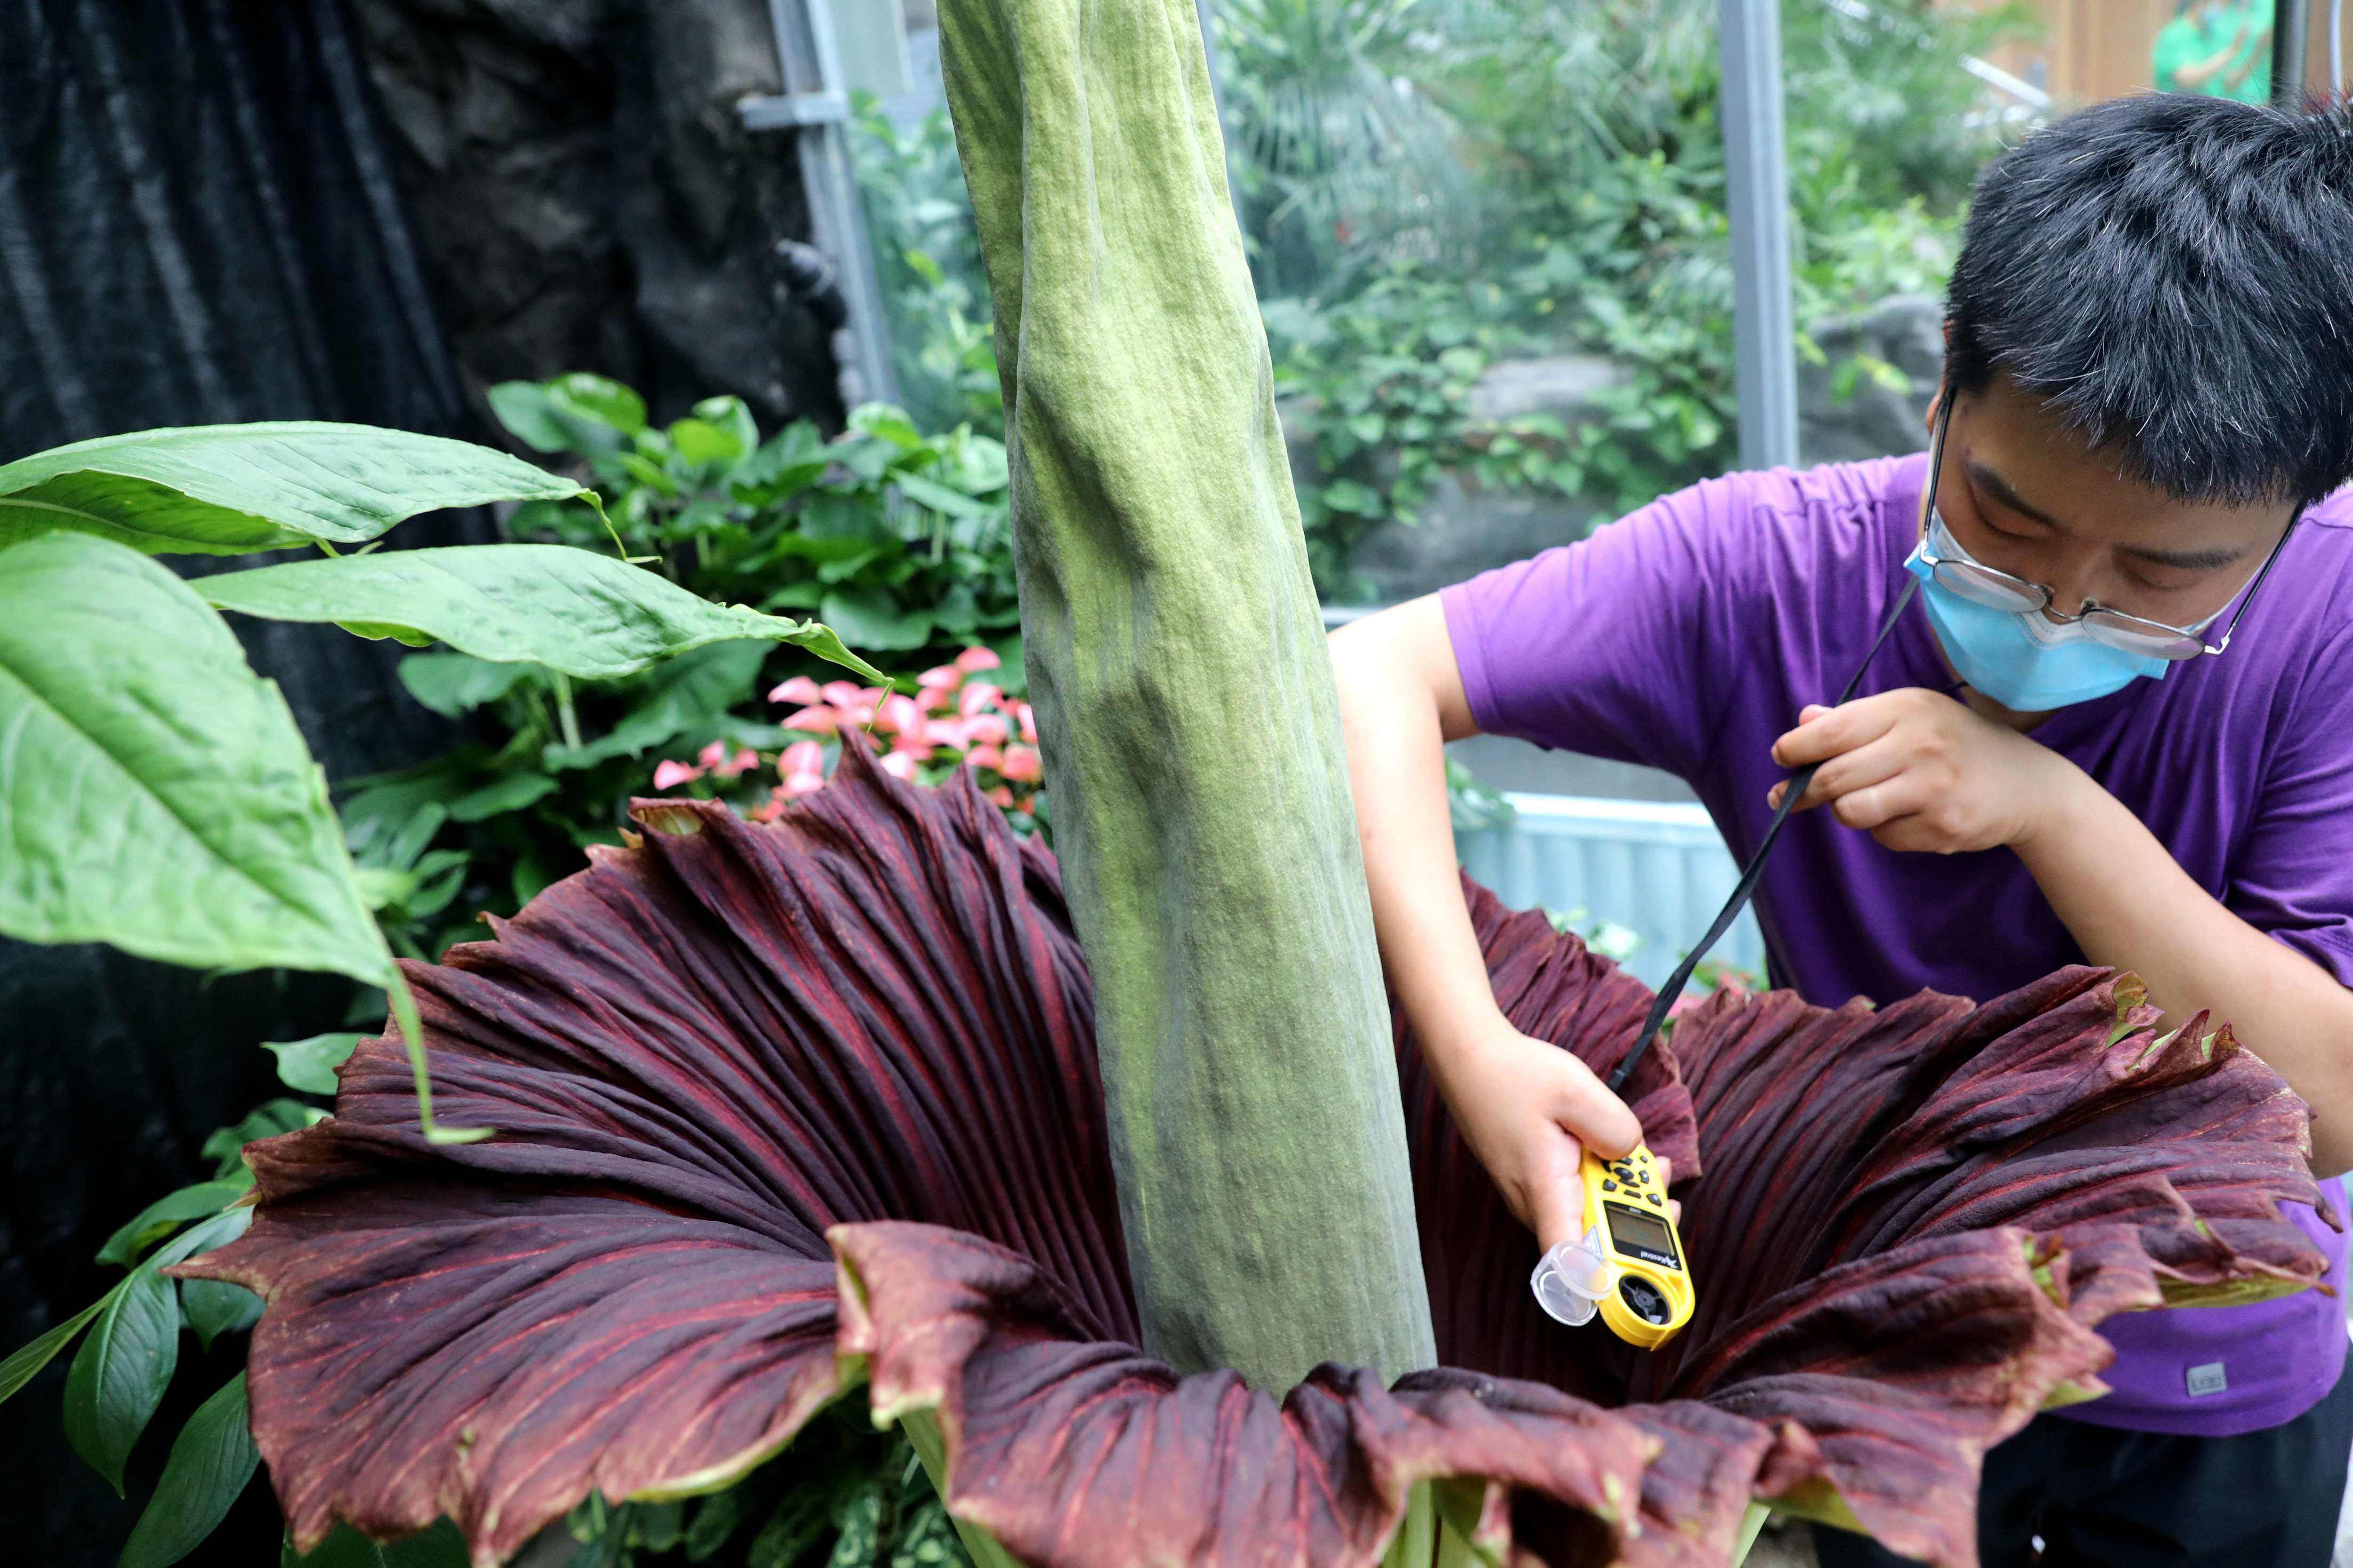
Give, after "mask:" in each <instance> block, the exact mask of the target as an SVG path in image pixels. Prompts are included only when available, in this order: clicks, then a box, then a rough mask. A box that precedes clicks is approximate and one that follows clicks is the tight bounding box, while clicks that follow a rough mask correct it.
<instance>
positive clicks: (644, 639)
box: [197, 544, 883, 680]
mask: <svg viewBox="0 0 2353 1568" xmlns="http://www.w3.org/2000/svg"><path fill="white" fill-rule="evenodd" d="M197 591H198V592H199V593H200V594H202V595H203V596H204V597H205V598H206V600H208V601H209V602H210V603H211V604H212V605H215V606H216V608H219V609H224V610H235V611H237V612H238V613H239V614H241V615H248V616H258V617H259V618H261V619H264V620H273V621H332V622H334V623H335V624H337V625H339V626H343V628H344V629H345V630H348V631H353V632H356V633H358V634H359V635H360V636H362V637H394V638H396V639H397V640H399V641H401V642H403V643H406V644H408V645H409V646H410V647H427V646H429V645H431V644H432V643H434V642H437V641H438V642H441V643H444V644H446V645H448V647H451V648H454V649H457V650H458V651H459V652H460V653H465V654H470V655H472V656H474V657H475V658H481V659H487V660H490V661H491V662H494V663H516V662H528V663H533V664H537V665H540V666H543V668H548V669H553V670H559V671H561V672H563V673H564V674H565V675H573V676H582V677H587V678H591V679H617V678H619V677H623V676H628V675H633V674H635V673H637V672H638V670H641V669H645V668H649V667H650V666H652V665H654V664H656V663H658V662H659V661H660V660H663V659H668V658H675V657H677V656H678V655H680V654H681V653H688V652H691V651H692V650H693V649H695V648H699V647H708V646H709V645H711V644H712V643H716V642H729V641H741V640H743V639H745V638H754V637H756V638H760V639H762V640H765V641H769V642H780V643H790V644H792V645H794V646H795V647H802V648H806V649H807V650H808V651H810V652H811V653H814V654H816V655H817V656H818V658H822V659H824V660H826V661H827V662H828V663H830V664H838V665H841V666H843V667H845V668H849V669H852V670H855V671H857V672H858V673H859V674H860V675H862V676H865V677H866V678H867V679H870V680H881V679H883V677H882V672H881V670H879V669H876V668H874V667H873V666H872V665H870V664H868V663H867V662H866V661H865V660H864V659H862V658H859V657H858V656H857V655H856V654H853V653H851V652H850V651H849V649H847V648H845V647H842V645H841V639H840V638H839V637H836V636H835V635H834V632H833V629H832V628H831V627H829V626H821V625H819V624H818V623H817V622H815V621H794V620H788V619H786V618H784V617H782V616H769V615H763V614H761V613H760V612H759V611H756V610H750V609H746V608H744V606H743V605H714V604H710V603H706V602H705V601H704V600H702V599H699V598H697V597H695V595H692V594H690V593H688V592H687V591H686V590H685V589H683V588H681V587H678V586H676V585H675V584H670V583H667V582H665V581H663V580H662V579H661V578H659V577H657V576H655V575H654V574H651V573H649V572H641V571H639V570H638V568H636V567H634V566H631V565H628V564H627V563H623V562H619V561H616V560H614V559H612V558H611V557H610V556H607V555H598V554H596V553H595V552H592V551H588V550H567V549H565V548H564V547H562V546H561V545H553V544H487V545H470V546H469V545H460V546H458V547H456V548H453V549H448V550H404V551H399V552H395V553H393V554H390V555H369V556H361V557H346V558H344V559H343V560H337V561H293V562H289V563H286V564H284V565H282V566H260V567H256V568H254V569H253V570H251V571H248V572H224V573H221V574H217V575H216V576H211V577H206V578H204V579H202V580H200V582H199V583H198V584H197Z"/></svg>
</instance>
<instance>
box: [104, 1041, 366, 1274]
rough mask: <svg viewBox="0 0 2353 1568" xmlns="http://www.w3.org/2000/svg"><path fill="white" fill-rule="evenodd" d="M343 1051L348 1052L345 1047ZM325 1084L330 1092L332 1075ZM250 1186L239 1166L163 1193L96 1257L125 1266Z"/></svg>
mask: <svg viewBox="0 0 2353 1568" xmlns="http://www.w3.org/2000/svg"><path fill="white" fill-rule="evenodd" d="M351 1038H352V1039H353V1041H354V1042H356V1041H357V1040H358V1039H359V1037H358V1036H357V1035H353V1036H352V1037H351ZM345 1054H346V1055H349V1054H350V1053H349V1051H348V1049H347V1050H346V1051H345ZM328 1087H329V1091H330V1092H332V1089H333V1084H332V1075H331V1078H330V1082H329V1086H328ZM252 1189H253V1173H251V1172H249V1171H246V1170H243V1169H242V1168H240V1169H239V1171H238V1172H237V1175H236V1176H234V1177H231V1178H229V1179H227V1180H225V1181H214V1182H198V1183H197V1184H195V1185H194V1186H192V1187H182V1188H181V1189H180V1190H179V1191H178V1192H176V1193H165V1194H164V1195H163V1196H162V1197H160V1198H157V1199H156V1200H155V1201H154V1202H153V1203H152V1204H149V1205H147V1206H146V1207H145V1208H143V1209H141V1210H140V1211H139V1214H138V1216H137V1217H136V1218H134V1219H132V1220H131V1221H130V1222H129V1223H128V1224H126V1225H124V1226H122V1228H121V1229H120V1230H118V1231H116V1232H115V1233H114V1234H113V1235H112V1236H111V1237H107V1238H106V1245H105V1246H104V1247H100V1248H99V1252H98V1261H100V1263H112V1264H118V1265H121V1267H124V1268H128V1267H130V1266H131V1265H132V1263H135V1262H137V1261H138V1259H139V1255H140V1254H141V1253H142V1252H144V1251H146V1250H147V1249H148V1248H149V1247H153V1246H154V1245H155V1244H156V1243H157V1242H159V1241H161V1240H163V1239H164V1237H167V1236H169V1235H171V1234H172V1233H173V1232H174V1231H175V1230H177V1229H179V1228H180V1226H183V1225H185V1224H186V1223H187V1222H188V1221H190V1220H192V1219H204V1218H206V1217H207V1216H208V1215H216V1214H218V1213H220V1212H221V1210H223V1209H225V1208H227V1206H228V1205H231V1204H233V1203H235V1202H237V1199H239V1198H241V1197H243V1196H245V1194H247V1193H248V1192H250V1191H251V1190H252Z"/></svg>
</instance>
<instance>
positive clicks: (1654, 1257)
mask: <svg viewBox="0 0 2353 1568" xmlns="http://www.w3.org/2000/svg"><path fill="white" fill-rule="evenodd" d="M1602 1209H1603V1211H1604V1212H1605V1213H1606V1214H1607V1215H1609V1239H1610V1240H1611V1241H1613V1242H1615V1243H1616V1244H1617V1246H1618V1249H1619V1250H1620V1251H1621V1252H1630V1253H1632V1254H1634V1255H1635V1256H1636V1257H1638V1258H1647V1259H1648V1260H1650V1261H1651V1262H1653V1263H1662V1264H1664V1265H1666V1266H1667V1267H1668V1268H1681V1267H1682V1264H1681V1263H1680V1262H1679V1261H1678V1260H1677V1259H1676V1258H1675V1238H1674V1233H1673V1232H1672V1231H1671V1230H1669V1229H1668V1228H1667V1222H1666V1221H1665V1220H1664V1219H1662V1218H1661V1217H1659V1216H1658V1215H1647V1214H1643V1213H1641V1212H1640V1211H1639V1210H1635V1209H1630V1208H1625V1207H1622V1206H1620V1205H1617V1204H1604V1205H1602Z"/></svg>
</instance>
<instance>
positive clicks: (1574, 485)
mask: <svg viewBox="0 0 2353 1568" xmlns="http://www.w3.org/2000/svg"><path fill="white" fill-rule="evenodd" d="M833 3H834V4H836V5H841V4H842V0H833ZM2272 3H2273V0H2192V3H2190V4H2189V5H2182V4H2179V0H2008V3H2005V4H1998V5H1989V4H1976V3H1965V0H1948V3H1947V4H1940V5H1922V4H1916V3H1908V0H1788V4H1785V5H1782V7H1781V19H1780V28H1781V48H1782V71H1783V75H1782V90H1783V99H1784V114H1785V121H1786V140H1787V163H1788V217H1789V230H1790V238H1791V257H1792V265H1793V279H1792V289H1791V294H1792V298H1791V308H1792V316H1793V319H1794V325H1795V331H1796V341H1795V343H1794V349H1795V353H1796V357H1797V370H1798V420H1797V426H1798V429H1797V437H1798V440H1797V445H1798V456H1799V460H1800V461H1802V462H1807V463H1813V462H1823V461H1834V460H1841V459H1853V458H1869V457H1878V456H1883V455H1885V454H1888V453H1892V452H1903V451H1909V450H1915V449H1917V448H1918V447H1921V446H1923V445H1924V444H1925V435H1924V431H1923V429H1922V416H1923V413H1924V411H1925V409H1926V404H1927V399H1928V397H1929V395H1930V394H1931V393H1932V392H1933V390H1934V388H1935V385H1936V378H1937V374H1938V371H1939V367H1940V365H1941V362H1942V356H1943V342H1942V334H1941V300H1942V294H1943V290H1944V287H1945V283H1946V279H1947V276H1948V274H1949V272H1950V269H1951V267H1952V264H1953V259H1954V256H1955V253H1956V250H1957V246H1958V243H1959V237H1960V224H1961V219H1962V216H1963V215H1964V213H1965V212H1966V208H1967V203H1968V190H1969V185H1970V183H1971V181H1972V180H1973V179H1974V178H1975V176H1976V174H1977V171H1978V169H1979V168H1980V167H1981V166H1982V165H1983V164H1984V163H1985V162H1986V161H1987V160H1988V159H1989V158H1990V157H1991V156H1993V155H1994V154H1995V153H1998V152H1999V151H2000V149H2001V147H2003V146H2004V145H2006V144H2007V143H2008V142H2010V141H2014V140H2015V139H2016V138H2017V137H2018V136H2019V135H2021V134H2023V133H2024V132H2026V131H2027V130H2029V129H2031V127H2032V126H2034V125H2035V124H2037V123H2039V122H2041V121H2042V120H2043V119H2045V118H2047V117H2048V116H2049V115H2051V114H2052V113H2057V112H2063V110H2066V109H2067V108H2069V107H2072V106H2074V105H2076V104H2080V103H2083V102H2088V101H2092V100H2095V99H2098V98H2103V97H2108V96H2113V95H2115V94H2116V93H2119V92H2126V91H2133V90H2140V89H2147V88H2148V87H2150V86H2151V85H2153V84H2156V83H2157V81H2158V77H2159V75H2160V68H2161V67H2164V66H2165V65H2166V62H2167V61H2168V60H2171V62H2172V63H2171V64H2170V66H2169V70H2170V72H2171V75H2170V76H2169V77H2168V80H2178V78H2179V76H2180V74H2181V70H2182V60H2181V58H2179V57H2181V56H2182V55H2183V50H2184V47H2186V46H2184V44H2183V38H2184V37H2185V34H2184V31H2183V29H2184V28H2185V27H2186V26H2195V27H2198V28H2202V29H2206V30H2209V31H2211V30H2213V29H2216V28H2220V29H2221V30H2222V31H2224V32H2233V31H2234V30H2235V29H2241V28H2243V30H2244V32H2245V37H2246V39H2247V40H2248V44H2247V49H2246V51H2245V52H2246V53H2247V54H2248V55H2249V56H2250V58H2254V63H2253V65H2251V66H2249V67H2248V68H2246V69H2245V70H2244V71H2243V72H2242V70H2241V68H2240V66H2239V64H2238V63H2236V62H2233V63H2232V64H2230V65H2229V67H2228V68H2226V70H2224V71H2223V72H2221V73H2220V75H2219V77H2218V79H2217V80H2218V85H2229V86H2231V88H2232V90H2234V91H2238V92H2242V93H2244V92H2256V93H2260V92H2261V91H2263V90H2265V89H2267V86H2268V82H2269V79H2270V69H2269V58H2268V55H2267V54H2266V53H2265V52H2264V51H2265V50H2267V49H2268V47H2269V33H2268V28H2269V26H2270V8H2271V5H2272ZM892 4H893V5H896V12H895V14H893V13H892V12H891V11H890V10H889V9H888V8H887V7H885V8H876V9H875V10H874V11H873V12H872V13H871V16H879V17H881V18H882V19H883V20H884V22H885V24H886V26H884V27H881V28H878V27H876V26H871V25H868V26H860V27H857V28H851V29H847V30H845V31H844V34H843V37H845V39H848V38H849V37H851V35H852V34H858V35H861V36H868V41H867V42H866V43H863V44H858V45H854V46H852V45H849V44H846V45H845V47H846V49H847V51H848V52H849V54H851V55H852V56H853V57H857V58H851V59H850V60H849V69H848V75H849V79H850V81H849V85H850V86H851V88H852V89H853V90H854V91H855V92H856V97H855V101H856V103H857V120H856V124H855V126H854V128H853V134H852V146H853V149H854V152H855V153H856V157H857V163H858V173H859V183H860V189H861V192H862V194H863V198H864V201H865V204H866V216H867V220H868V226H869V228H870V231H871V236H872V240H873V247H874V250H875V256H876V264H877V268H878V269H879V271H880V273H881V280H882V291H883V295H884V314H885V318H886V321H887V325H888V328H889V332H890V337H891V346H892V362H893V364H894V368H895V370H896V373H897V379H898V382H899V387H900V395H901V397H902V401H903V402H905V404H906V405H908V408H909V411H910V413H911V414H913V416H915V418H916V421H917V423H918V424H919V425H923V426H926V427H933V428H945V427H949V426H954V425H956V424H959V423H965V422H969V423H971V424H973V425H975V426H976V427H980V428H984V429H991V430H994V429H997V428H998V427H999V426H1001V411H1000V410H999V409H998V407H997V386H996V367H995V359H994V354H993V353H992V350H991V346H990V342H989V324H988V323H989V312H988V302H987V290H986V288H985V287H984V285H983V282H982V279H981V274H980V268H979V258H978V249H977V244H976V237H975V235H974V232H973V227H972V220H971V215H970V212H969V209H968V208H967V206H966V205H965V195H964V188H963V181H962V179H961V177H960V175H959V174H958V171H957V167H956V162H955V141H954V137H953V135H952V134H951V132H950V131H949V127H948V123H947V117H946V112H945V110H944V104H943V100H942V97H941V92H940V87H939V49H938V31H937V21H936V16H935V13H934V6H933V4H932V0H892ZM1718 5H1719V0H1594V3H1589V4H1580V5H1559V4H1557V3H1556V0H1206V5H1205V6H1204V9H1205V10H1206V11H1207V13H1208V16H1209V17H1210V21H1211V37H1212V42H1213V45H1214V58H1215V61H1216V65H1217V68H1218V71H1219V87H1220V90H1221V93H1222V97H1223V107H1224V115H1225V123H1226V131H1227V146H1228V152H1229V160H1230V163H1231V172H1232V176H1233V184H1234V188H1235V193H1236V198H1237V202H1238V205H1239V208H1240V214H1241V217H1242V221H1243V226H1244V232H1245V237H1246V239H1247V243H1248V245H1249V249H1250V265H1251V268H1252V271H1253V274H1254V276H1255V279H1256V282H1257V285H1258V289H1259V294H1260V298H1261V305H1262V308H1263V310H1264V313H1265V319H1266V325H1267V335H1268V340H1269V343H1270V346H1271V350H1272V352H1273V355H1274V362H1275V370H1276V375H1277V377H1278V380H1279V383H1280V387H1281V391H1282V407H1283V412H1284V426H1285V431H1286V434H1287V436H1288V437H1289V438H1290V441H1291V446H1292V451H1293V473H1294V476H1295V477H1296V479H1297V481H1298V489H1299V495H1300V502H1301V508H1302V511H1303V521H1304V523H1305V526H1306V531H1307V538H1308V544H1309V550H1310V553H1311V557H1312V560H1313V562H1314V568H1315V574H1316V580H1317V584H1318V587H1319V588H1320V589H1321V590H1322V592H1323V595H1324V600H1325V602H1326V604H1327V605H1341V606H1346V605H1373V604H1385V603H1394V602H1396V601H1398V600H1399V599H1403V598H1407V597H1410V596H1412V595H1417V594H1419V593H1423V592H1427V591H1429V590H1430V589H1433V588H1435V587H1438V586H1440V584H1444V583H1448V582H1452V581H1455V580H1458V579H1460V578H1461V577H1464V576H1468V575H1470V574H1473V573H1476V572H1478V571H1480V570H1482V569H1484V568H1485V567H1488V566H1492V565H1496V564H1500V563H1504V562H1506V561H1510V560H1514V559H1517V558H1520V557H1522V556H1525V555H1528V554H1531V553H1533V552H1535V551H1537V550H1540V549H1543V548H1545V547H1546V546H1548V545H1551V544H1556V543H1559V542H1565V541H1567V540H1569V539H1574V538H1577V537H1580V536H1581V535H1582V534H1584V533H1585V532H1587V531H1590V530H1591V529H1592V528H1593V527H1594V526H1596V525H1598V524H1599V523H1600V522H1604V521H1609V519H1611V518H1614V517H1617V516H1619V515H1620V514H1622V513H1624V512H1626V511H1628V510H1632V509H1633V508H1635V507H1638V506H1641V504H1643V503H1645V502H1647V501H1649V500H1651V499H1652V498H1653V497H1655V496H1657V495H1660V494H1662V493H1663V492H1665V491H1668V490H1671V489H1676V488H1679V487H1681V486H1683V485H1686V484H1689V483H1692V482H1694V481H1695V480H1697V479H1703V478H1705V477H1707V476H1709V475H1712V474H1715V473H1720V472H1723V471H1725V469H1727V468H1732V467H1734V466H1736V463H1737V461H1738V452H1739V446H1738V439H1737V418H1736V401H1737V400H1736V396H1735V391H1734V334H1733V329H1732V313H1733V299H1734V293H1735V289H1734V281H1735V279H1734V268H1735V266H1736V261H1735V258H1734V253H1733V247H1732V245H1731V239H1730V234H1729V225H1728V222H1727V217H1726V192H1725V145H1724V139H1723V135H1722V132H1720V130H1719V109H1720V106H1721V104H1722V102H1723V100H1724V95H1723V93H1722V80H1721V75H1720V69H1719V54H1718V51H1719V37H1718V32H1717V18H1718ZM2233 7H2235V9H2233ZM849 8H852V9H855V8H856V7H849ZM2242 12H2243V13H2245V14H2246V15H2245V16H2243V17H2242V16H2241V15H2240V14H2241V13H2242ZM2257 12H2260V13H2261V15H2260V16H2258V15H2256V13H2257ZM891 21H895V23H896V24H897V33H896V37H887V38H886V37H883V35H884V33H886V32H887V31H888V28H887V23H888V22H891ZM2168 28H2170V29H2172V31H2170V32H2168ZM2323 30H2324V29H2322V28H2316V29H2314V33H2315V37H2314V41H2313V47H2314V50H2315V54H2316V59H2315V69H2314V71H2313V74H2312V79H2314V80H2316V81H2319V80H2325V79H2326V61H2325V56H2324V55H2323V54H2322V52H2321V51H2322V49H2323V47H2324V44H2323V40H2322V39H2321V38H2320V37H2319V36H2318V35H2319V34H2320V33H2321V32H2322V31H2323ZM2234 36H2235V34H2234ZM2200 37H2203V35H2202V33H2201V34H2200ZM2258 37H2260V38H2261V39H2262V40H2263V45H2262V47H2260V48H2258V47H2254V44H2253V40H2254V39H2256V38H2258ZM2167 39H2170V40H2171V42H2170V43H2169V44H2168V43H2166V42H2164V40H2167ZM2168 49H2170V51H2171V53H2170V55H2168V54H2167V53H2166V51H2167V50H2168ZM2211 52H2212V51H2208V53H2209V54H2211ZM2255 57H2260V58H2255ZM859 58H877V59H883V60H886V61H890V62H895V64H893V65H892V67H891V68H890V69H888V70H886V71H884V72H883V73H882V75H881V76H880V77H871V76H870V78H869V79H868V83H869V85H867V89H866V90H857V89H860V88H861V79H860V66H859ZM2201 59H2202V57H2201ZM2200 63H2201V61H2200V60H2189V61H2188V64H2189V66H2191V67H2193V68H2194V67H2196V66H2198V65H2199V64H2200ZM2193 74H2194V71H2193Z"/></svg>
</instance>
